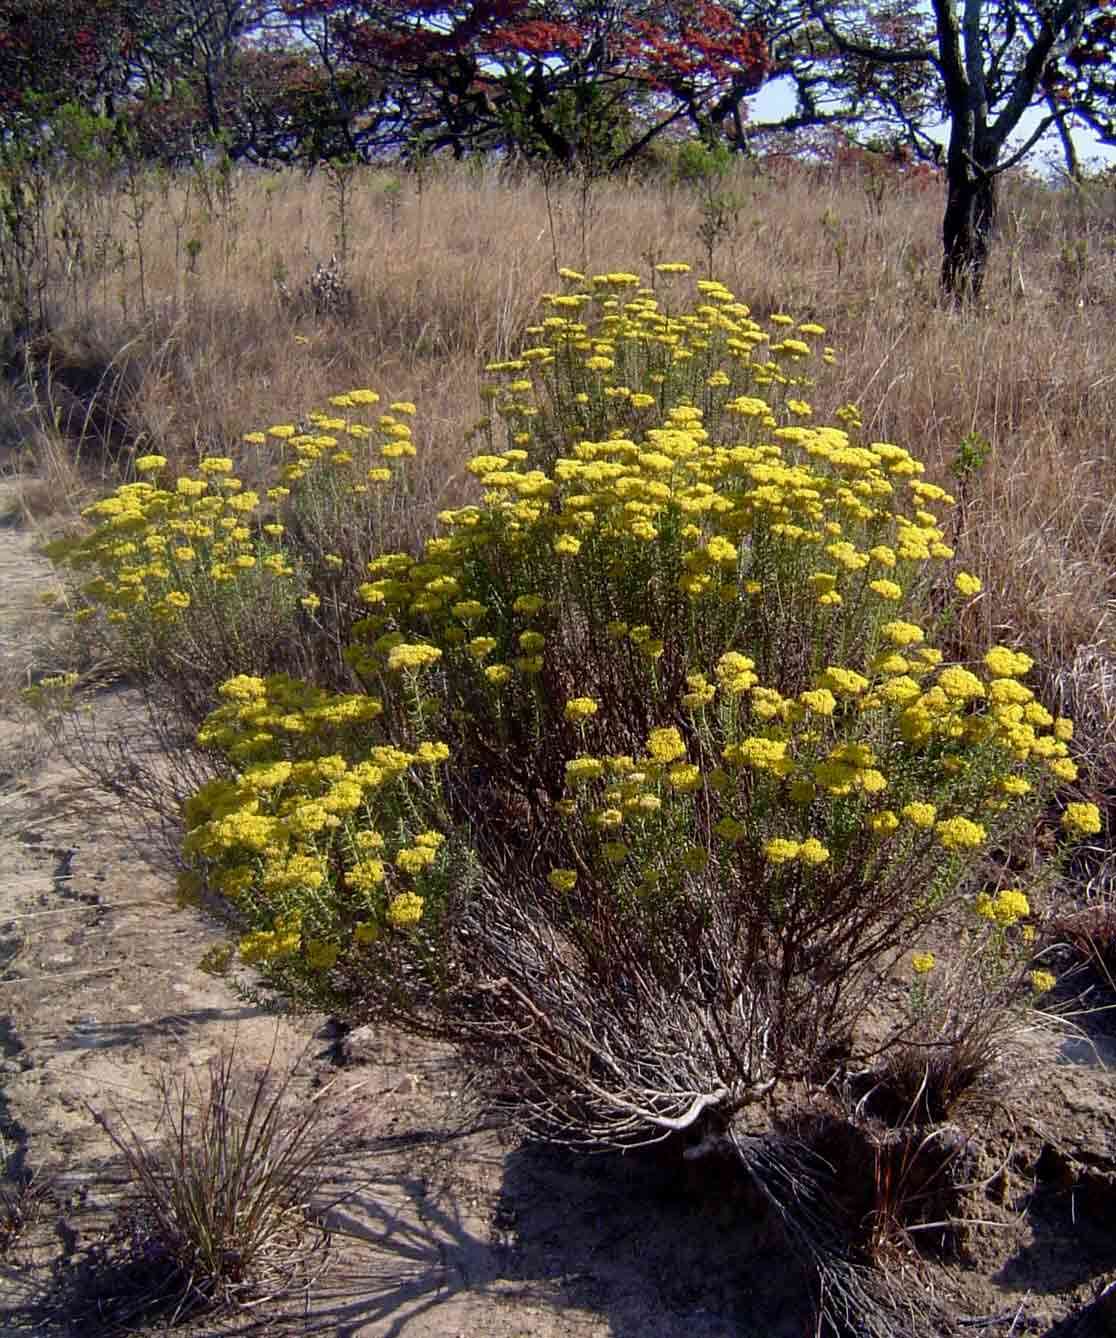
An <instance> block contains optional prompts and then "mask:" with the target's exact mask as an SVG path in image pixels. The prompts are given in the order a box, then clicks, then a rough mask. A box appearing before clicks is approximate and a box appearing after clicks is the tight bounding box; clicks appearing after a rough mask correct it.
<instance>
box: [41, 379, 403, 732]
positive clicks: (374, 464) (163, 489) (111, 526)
mask: <svg viewBox="0 0 1116 1338" xmlns="http://www.w3.org/2000/svg"><path fill="white" fill-rule="evenodd" d="M378 400H379V396H378V395H377V394H376V393H375V392H374V391H370V390H356V391H350V392H348V393H347V394H345V395H340V396H334V398H333V401H332V402H331V404H330V406H329V408H328V410H324V411H321V412H314V413H311V414H309V415H308V416H307V418H306V421H305V422H304V423H303V424H301V425H299V426H298V427H297V428H296V427H295V425H293V424H279V425H277V426H275V427H273V428H270V429H269V430H268V431H266V432H253V433H249V434H248V435H247V438H246V441H245V447H246V450H245V453H244V457H243V459H242V460H241V462H240V465H241V472H242V473H243V474H244V475H245V476H246V477H251V478H252V479H254V480H257V485H256V486H255V487H248V486H246V484H245V482H244V479H242V478H241V477H240V476H239V475H238V474H237V473H236V472H235V470H236V466H235V465H234V461H233V460H232V458H231V457H229V456H206V457H203V458H202V459H201V460H200V461H199V463H198V465H197V468H196V470H195V471H194V472H193V473H192V474H188V475H182V476H179V477H177V478H171V477H168V476H167V460H166V458H165V457H164V456H161V455H145V456H140V457H139V458H138V459H137V460H136V461H135V462H134V468H135V472H136V474H137V476H138V477H137V479H136V481H134V482H129V483H125V484H123V485H121V486H120V487H118V488H117V489H116V490H115V491H114V492H113V493H112V494H111V495H110V496H108V497H105V498H103V499H101V500H100V501H97V502H95V503H93V504H92V505H91V506H89V507H88V508H86V510H85V512H84V513H83V514H84V518H85V520H86V522H87V523H88V526H89V530H88V532H87V533H85V534H84V535H82V536H79V537H77V538H71V539H65V540H61V541H58V542H56V543H55V544H53V545H51V546H50V548H49V549H48V552H49V555H50V556H51V558H52V559H53V560H54V561H55V562H56V563H57V564H58V565H59V566H61V567H62V568H63V569H64V570H65V571H66V572H67V573H68V575H69V577H70V580H71V583H72V585H73V593H74V600H73V604H74V617H75V618H76V619H77V620H78V621H79V622H80V623H81V624H82V639H83V641H84V642H85V643H86V644H87V645H93V646H95V647H96V648H97V650H98V652H99V654H100V655H101V656H102V657H103V658H104V660H105V661H106V662H108V663H110V664H111V665H112V667H113V668H114V669H115V670H116V671H117V672H121V673H123V674H125V675H128V676H130V677H133V678H134V679H136V680H138V681H139V682H140V683H141V684H145V685H150V684H157V685H159V686H160V687H162V688H164V689H165V690H166V691H167V692H169V694H170V696H171V697H172V698H173V700H174V701H175V702H176V704H177V705H178V707H179V708H180V709H181V710H182V712H183V713H184V714H185V716H186V717H187V719H192V720H194V721H195V722H196V720H197V719H200V717H201V716H202V715H203V714H204V712H205V711H206V710H208V709H210V708H211V707H212V705H213V696H214V691H215V689H216V686H217V684H218V683H220V682H221V681H222V680H223V679H224V678H227V677H229V675H230V674H233V673H235V672H237V671H238V670H242V669H245V668H251V669H252V670H253V671H256V672H262V673H267V672H276V671H281V670H287V671H292V670H293V671H297V672H299V673H301V674H313V675H314V676H316V677H318V678H319V679H321V680H323V681H326V682H331V683H333V684H334V685H335V686H341V684H342V682H343V678H344V675H339V674H337V673H336V672H335V670H333V669H332V666H336V665H337V663H338V657H337V654H336V651H334V652H333V653H332V654H320V653H317V654H316V653H315V649H317V650H319V652H320V649H321V646H322V645H323V644H328V643H329V642H330V641H333V642H336V641H338V640H339V639H343V638H344V637H345V636H347V634H348V629H349V627H350V625H351V623H352V622H353V621H354V619H355V618H356V617H357V616H358V615H359V613H360V612H361V611H363V606H362V605H361V604H360V602H359V600H358V599H357V597H356V594H355V587H356V585H358V584H359V583H360V581H361V580H362V579H363V576H364V574H365V573H364V565H365V564H366V563H367V561H368V560H369V558H370V557H372V556H373V555H375V554H376V553H378V552H380V551H382V548H383V547H384V546H385V544H386V543H387V542H388V536H390V535H391V534H392V533H394V532H395V530H396V529H397V528H398V527H397V526H396V525H395V521H396V519H397V517H398V515H399V514H400V513H401V511H402V504H401V498H402V496H403V493H404V489H402V488H401V487H400V484H402V483H404V482H405V480H404V477H403V475H402V472H401V470H400V466H399V465H398V464H394V463H392V462H395V461H399V460H404V459H405V458H406V457H408V456H411V455H413V454H414V451H415V448H414V446H413V445H412V444H411V441H410V427H409V425H408V424H407V422H406V421H405V420H404V419H400V418H399V417H398V415H399V414H400V413H408V414H409V413H410V412H411V411H412V409H413V406H411V405H409V404H405V405H400V404H393V405H392V406H391V408H392V411H393V412H392V413H389V414H384V415H380V416H379V418H378V419H377V418H375V417H374V416H373V406H374V405H375V404H376V403H377V401H378ZM369 419H371V422H369V421H368V420H369ZM385 461H387V462H388V463H387V464H385ZM393 527H394V528H393ZM335 549H337V550H340V549H345V550H347V551H345V552H344V553H342V552H339V551H334V550H335Z"/></svg>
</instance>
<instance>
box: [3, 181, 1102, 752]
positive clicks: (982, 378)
mask: <svg viewBox="0 0 1116 1338" xmlns="http://www.w3.org/2000/svg"><path fill="white" fill-rule="evenodd" d="M136 189H137V187H136V184H135V179H133V186H132V194H131V195H129V194H128V192H127V190H126V188H125V183H123V182H121V183H118V184H117V185H115V186H114V185H111V184H109V185H104V184H102V185H101V186H100V187H98V188H97V189H96V190H95V191H91V192H90V198H89V200H88V203H87V206H86V207H84V208H82V209H77V210H75V209H74V196H73V191H72V189H71V190H70V193H69V195H67V197H66V198H67V199H68V200H69V202H70V210H71V216H73V217H78V218H80V219H85V220H87V226H88V229H89V238H88V244H87V246H86V249H85V255H84V258H83V259H80V260H74V259H73V255H72V254H71V256H70V258H69V260H68V262H67V263H66V264H63V263H62V262H61V259H59V258H56V259H55V263H54V264H53V265H52V266H51V267H50V268H49V270H48V275H49V278H48V283H47V291H46V299H47V306H48V308H49V310H50V313H51V326H52V333H51V334H50V335H49V336H47V337H45V338H43V339H41V340H39V341H37V344H35V345H32V346H31V347H30V348H29V349H27V350H24V353H23V355H22V357H15V358H14V359H13V360H12V362H11V364H10V367H9V372H10V374H11V376H12V377H13V378H14V380H15V381H16V382H17V383H21V384H22V389H21V390H20V392H19V394H20V396H21V399H20V413H22V414H23V417H24V420H25V421H27V422H29V421H30V420H31V418H32V417H37V421H38V425H39V426H38V441H37V444H36V449H37V451H38V454H39V459H40V461H41V464H42V467H44V468H46V469H47V470H48V471H52V475H53V477H54V482H53V483H52V486H51V488H50V489H49V497H50V498H51V499H57V498H58V497H59V496H60V495H64V494H65V493H66V492H67V491H68V490H76V489H77V488H78V482H79V480H80V479H82V478H84V479H85V480H86V482H87V484H88V482H89V480H90V478H91V475H92V480H93V483H94V484H95V483H96V482H97V480H98V479H99V478H100V477H103V476H104V475H105V474H106V473H111V472H113V471H114V470H117V469H119V468H121V467H123V468H125V469H126V467H127V460H128V458H129V456H130V454H134V452H135V451H136V450H137V449H142V450H158V451H161V452H163V453H165V454H167V455H168V456H170V457H171V458H172V460H174V461H175V462H177V463H182V464H186V463H188V462H190V461H192V460H193V459H194V458H196V457H197V456H198V455H200V454H203V453H206V452H212V451H214V450H218V449H219V450H220V451H221V452H222V453H224V452H228V451H233V452H235V446H236V443H237V441H238V440H239V438H240V436H241V434H242V433H243V432H245V431H248V430H250V429H253V428H258V427H261V426H267V425H268V424H270V423H273V422H278V421H289V420H292V419H294V418H296V417H298V416H299V415H300V414H302V413H303V412H305V411H306V410H308V409H310V408H313V407H316V406H318V405H320V404H321V403H322V402H323V401H324V399H325V398H326V397H327V396H328V395H329V394H330V393H333V392H335V391H337V390H339V389H344V388H347V387H349V386H353V385H361V384H374V385H376V386H377V387H380V388H385V389H387V390H388V391H390V393H391V394H392V395H394V396H398V397H400V398H406V399H413V400H415V401H417V402H418V403H419V404H420V408H421V413H422V418H421V422H422V425H423V435H424V437H425V443H426V450H425V452H424V455H423V461H424V464H423V465H422V474H421V479H420V486H419V493H418V495H419V503H418V506H419V509H420V510H422V511H425V509H426V507H427V506H430V507H431V508H433V507H436V506H439V505H444V504H445V503H446V501H447V500H448V499H450V498H452V497H453V496H454V495H455V493H456V492H458V491H459V490H460V489H461V488H463V487H464V484H463V482H462V478H461V465H462V462H463V458H464V456H465V454H466V448H465V445H464V438H465V433H466V430H467V428H468V426H469V425H470V424H471V422H472V421H473V420H474V419H475V417H476V416H477V413H478V407H477V406H478V399H477V394H476V392H477V386H478V371H479V369H480V367H481V366H482V365H483V363H484V361H486V360H488V359H490V358H494V357H495V358H499V357H502V356H504V355H506V354H507V353H509V352H510V351H511V350H512V349H514V348H515V346H516V345H517V343H518V341H519V340H520V339H521V338H522V337H523V334H524V330H525V328H526V327H527V326H528V325H529V324H530V323H531V321H532V319H533V318H534V316H535V313H536V302H537V299H538V297H539V295H540V294H541V293H542V292H544V291H545V290H546V289H547V288H549V287H551V286H552V285H553V283H554V265H555V258H557V259H558V261H559V262H561V263H565V264H571V265H575V266H578V267H582V266H584V267H587V268H588V269H589V270H591V271H596V270H599V269H608V268H617V267H623V268H633V269H637V270H640V271H642V272H644V273H647V272H649V271H650V269H651V266H652V264H653V263H654V262H655V261H659V260H663V259H687V260H691V261H692V262H694V263H695V265H700V264H701V263H702V258H703V255H704V248H703V246H702V244H701V242H700V241H699V227H700V224H701V213H700V206H699V202H698V200H697V198H696V196H695V195H694V194H693V193H692V192H690V191H689V190H688V189H686V188H683V187H679V186H676V185H673V184H671V183H670V182H669V181H663V180H644V181H639V180H629V181H624V182H610V183H604V184H601V185H599V186H598V187H596V188H595V189H594V190H593V191H592V193H591V195H590V197H589V199H588V202H587V201H586V199H585V198H584V196H583V195H582V193H581V192H580V191H579V190H578V188H577V186H576V184H575V183H571V184H569V185H564V184H561V183H559V184H557V185H555V186H553V187H552V188H551V189H550V191H549V192H547V191H546V190H544V188H543V186H542V184H540V183H539V182H538V181H536V180H531V179H521V178H513V177H510V176H508V175H506V174H501V173H500V172H499V171H497V170H486V171H474V170H457V171H448V172H446V171H437V172H430V171H428V172H426V173H424V174H423V175H422V176H421V177H416V176H406V175H399V176H396V175H393V174H391V173H388V172H384V171H379V170H375V169H366V170H362V171H360V172H358V173H357V174H356V175H355V176H354V177H353V178H352V179H351V181H350V183H349V190H348V199H347V200H346V203H345V210H344V233H345V240H346V247H347V254H346V255H345V257H344V259H345V264H344V269H343V277H344V281H345V284H346V285H347V289H346V296H347V298H348V302H347V304H342V305H341V306H339V307H337V308H336V309H335V310H334V311H333V312H332V313H331V312H330V311H328V310H323V309H322V304H321V303H320V302H319V303H315V301H314V300H313V294H312V292H311V289H310V287H309V286H308V281H309V280H310V277H311V275H312V273H313V271H314V268H315V266H316V265H317V264H318V263H320V262H328V260H329V258H330V256H331V255H332V254H333V253H335V252H336V251H337V250H338V246H339V232H340V230H341V229H340V224H341V217H340V213H339V203H340V202H339V198H338V194H337V190H336V187H335V185H331V183H330V179H329V178H328V177H327V176H325V175H322V174H317V175H315V176H313V177H311V178H309V179H307V178H305V177H301V176H298V175H295V174H287V175H270V174H264V173H258V172H244V173H242V174H239V175H235V176H234V177H233V178H232V179H231V180H230V181H229V182H228V183H227V189H226V190H225V192H224V194H223V196H222V197H221V198H220V200H215V198H214V196H213V193H212V191H211V190H208V191H207V190H202V189H199V188H198V184H197V181H196V180H190V179H188V178H180V179H178V180H168V179H165V178H163V179H158V178H155V177H152V178H150V179H149V180H146V181H145V182H143V183H142V185H141V186H140V187H139V189H141V190H142V191H143V193H144V195H143V201H142V204H143V209H142V211H137V209H136V194H135V192H136ZM728 189H730V190H731V191H732V192H733V194H734V196H735V198H736V201H737V204H738V208H737V211H736V215H735V221H734V226H733V228H732V231H731V234H730V235H727V236H725V237H723V238H722V239H721V240H720V242H719V244H718V245H717V249H716V256H715V269H716V273H717V277H719V278H721V279H723V280H724V281H725V282H726V283H727V284H728V285H729V286H730V287H732V288H733V289H734V290H735V291H736V292H737V293H738V294H739V295H740V296H741V297H742V298H743V299H744V300H746V301H748V302H750V303H751V305H752V306H753V308H754V310H756V311H757V312H758V313H760V314H766V313H768V312H770V311H773V310H786V311H789V312H792V313H793V314H795V315H797V316H798V317H800V318H803V319H805V318H810V319H813V320H818V321H821V322H822V323H823V324H825V325H826V326H827V327H828V329H829V331H830V337H831V339H832V342H833V344H834V345H835V346H836V347H837V349H838V352H839V360H838V363H837V365H836V366H835V367H834V368H832V369H830V371H829V372H827V373H826V375H825V377H824V379H822V380H820V381H819V384H818V386H817V387H816V389H815V392H814V395H813V400H814V405H815V409H816V411H817V413H818V415H819V417H820V416H821V415H824V414H827V413H829V412H830V411H831V410H832V409H833V408H835V407H836V406H837V405H838V404H840V403H842V402H844V401H848V400H853V401H855V402H856V403H857V404H858V405H859V406H860V408H861V412H862V415H863V418H864V422H865V425H866V429H867V431H868V432H869V433H870V434H871V436H872V437H873V438H875V439H890V440H895V441H897V442H901V443H902V444H904V445H906V446H908V447H910V448H912V449H913V450H915V451H916V452H917V453H919V454H920V455H921V456H922V457H923V458H924V459H926V460H927V462H928V463H929V465H930V467H931V469H932V470H933V471H934V472H935V473H936V474H938V475H942V476H947V477H948V472H949V468H950V465H951V463H952V462H954V461H955V460H956V458H957V452H958V448H959V446H960V443H961V442H962V440H963V439H965V438H966V437H968V436H970V434H974V433H975V434H979V436H980V437H982V438H983V439H984V440H985V441H986V442H987V445H988V454H987V459H986V463H985V464H984V466H983V467H982V468H981V469H980V470H979V471H978V472H977V474H976V475H975V477H974V478H973V479H972V480H971V484H970V486H969V487H967V488H966V492H965V503H964V506H963V507H962V508H960V509H959V512H958V546H959V549H960V551H961V552H962V553H963V555H964V556H965V558H966V559H967V561H968V563H969V565H970V566H971V567H972V568H973V569H974V570H975V571H977V572H978V573H979V574H980V575H981V576H982V577H983V578H984V581H985V585H986V588H987V596H986V597H985V598H984V599H983V600H982V601H981V602H980V603H978V605H977V614H976V618H975V622H974V625H973V626H971V627H967V628H963V629H960V633H961V635H962V637H963V639H967V638H968V637H969V636H970V635H972V636H973V637H974V638H975V637H976V636H977V635H979V636H980V637H982V638H987V637H989V636H993V637H996V638H999V639H1005V640H1009V641H1017V640H1018V641H1020V642H1022V643H1026V644H1028V645H1029V646H1031V647H1033V648H1034V650H1035V651H1036V653H1037V654H1038V655H1039V656H1040V657H1041V662H1042V663H1043V664H1044V665H1045V666H1047V671H1046V672H1047V674H1048V680H1047V682H1046V684H1045V687H1046V694H1047V696H1048V697H1049V698H1051V699H1057V700H1058V701H1059V703H1060V704H1061V705H1063V706H1064V707H1065V708H1066V709H1069V710H1070V711H1072V712H1073V714H1075V715H1076V716H1078V717H1079V719H1080V720H1081V721H1082V723H1083V725H1084V730H1083V739H1082V742H1083V744H1084V746H1085V748H1086V750H1087V751H1089V752H1090V753H1091V754H1092V755H1093V756H1094V758H1095V760H1097V761H1099V762H1101V763H1102V764H1103V765H1104V766H1105V767H1106V768H1107V767H1111V766H1112V765H1113V763H1116V688H1114V686H1113V685H1114V683H1116V672H1114V670H1113V668H1112V666H1113V664H1114V663H1116V623H1114V610H1116V602H1114V600H1116V438H1114V428H1113V424H1114V423H1116V353H1114V351H1113V345H1112V342H1111V335H1110V331H1111V328H1112V325H1113V320H1114V318H1116V188H1114V187H1112V186H1111V185H1110V186H1108V187H1107V188H1106V189H1105V188H1098V189H1095V190H1093V191H1092V192H1088V191H1086V192H1075V193H1072V194H1071V193H1068V192H1065V191H1061V192H1056V191H1053V190H1049V189H1047V188H1045V187H1043V186H1041V185H1039V184H1036V183H1035V182H1033V181H1027V180H1025V179H1020V180H1017V181H1011V182H1008V183H1007V188H1006V190H1005V193H1004V199H1003V207H1002V215H1001V236H1000V238H999V239H998V241H997V245H996V249H995V253H994V257H993V262H992V267H991V273H990V275H989V279H988V282H987V285H986V290H985V296H984V303H983V305H982V306H981V308H980V309H978V310H970V311H963V312H959V311H956V310H953V309H949V308H947V307H944V306H942V305H941V304H940V303H939V302H938V300H937V291H936V277H937V265H938V255H939V250H938V230H939V226H940V215H941V208H942V188H941V186H940V184H939V183H934V182H930V183H923V185H922V186H918V185H912V184H905V183H903V182H902V181H901V180H898V179H897V180H895V181H894V182H892V183H891V184H890V185H889V186H888V187H887V189H886V190H884V191H882V192H881V191H880V190H879V189H878V183H875V182H874V180H871V181H870V180H867V179H862V178H859V177H858V176H857V175H856V174H855V172H854V171H851V170H850V169H847V168H846V169H843V170H840V171H838V170H835V169H822V168H819V169H805V168H800V167H793V166H791V167H786V168H783V169H778V170H777V169H774V168H771V167H767V168H766V169H765V168H760V167H742V168H741V169H740V170H739V172H738V173H737V174H736V176H735V177H734V178H733V179H732V180H731V181H730V182H729V183H728ZM586 207H588V210H589V214H588V218H587V219H585V218H584V217H583V216H584V212H585V209H586ZM139 212H141V213H142V226H141V227H140V228H137V227H136V226H135V222H134V220H135V218H136V217H137V214H138V213H139ZM583 222H586V223H587V227H585V228H584V229H583V226H582V225H583ZM583 234H584V236H585V237H586V238H587V251H588V254H581V239H582V236H583ZM71 250H72V246H71ZM191 253H193V254H191ZM90 256H94V257H96V258H99V260H103V261H104V262H105V263H104V264H103V265H102V264H94V263H92V261H91V260H90V259H89V257H90ZM141 257H142V262H143V263H142V288H141V274H140V270H141V266H140V260H141ZM284 294H285V295H284ZM32 388H33V394H32ZM13 393H14V392H12V391H9V392H8V394H9V397H10V396H11V395H12V394H13ZM91 405H92V406H93V408H91V407H90V406H91ZM32 409H37V415H35V414H32V413H30V412H28V411H29V410H32ZM7 419H8V420H9V421H14V419H13V412H12V411H11V409H10V408H9V411H8V414H7ZM55 425H58V426H59V427H61V428H64V429H66V430H67V431H68V434H69V441H70V449H69V450H68V451H61V450H60V449H59V446H58V440H59V433H58V432H57V431H55V430H54V426H55ZM9 435H10V433H9ZM75 441H76V443H77V444H76V445H75V444H74V443H75ZM75 454H76V455H78V456H81V457H83V461H82V464H81V467H78V468H75V467H74V463H73V462H74V457H75ZM106 456H107V457H109V463H108V466H107V467H106V464H105V460H106ZM416 522H421V517H420V516H416ZM978 622H979V623H980V625H979V626H978V625H976V623H978Z"/></svg>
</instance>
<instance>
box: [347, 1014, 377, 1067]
mask: <svg viewBox="0 0 1116 1338" xmlns="http://www.w3.org/2000/svg"><path fill="white" fill-rule="evenodd" d="M337 1057H338V1058H339V1059H340V1061H341V1063H342V1064H374V1063H376V1061H377V1060H379V1059H381V1058H382V1057H383V1047H382V1044H381V1040H380V1036H379V1034H378V1032H377V1029H376V1028H375V1027H374V1026H372V1025H371V1024H370V1023H369V1024H366V1025H365V1026H363V1027H354V1028H353V1030H352V1031H350V1032H349V1034H348V1035H347V1036H343V1037H342V1038H341V1040H340V1041H339V1042H338V1043H337Z"/></svg>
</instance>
